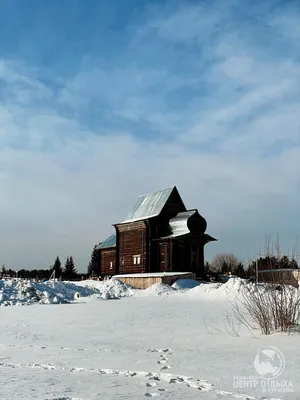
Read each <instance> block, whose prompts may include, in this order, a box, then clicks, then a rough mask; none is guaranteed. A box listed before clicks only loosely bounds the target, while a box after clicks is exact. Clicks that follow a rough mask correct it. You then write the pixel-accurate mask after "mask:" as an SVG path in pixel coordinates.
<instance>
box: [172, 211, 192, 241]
mask: <svg viewBox="0 0 300 400" xmlns="http://www.w3.org/2000/svg"><path fill="white" fill-rule="evenodd" d="M196 213H197V210H188V211H183V212H180V213H178V214H177V215H176V216H175V217H174V218H171V219H170V221H169V224H170V228H171V231H172V236H174V237H175V236H181V235H186V234H187V233H190V230H189V228H188V220H189V218H190V217H191V216H192V215H194V214H196Z"/></svg>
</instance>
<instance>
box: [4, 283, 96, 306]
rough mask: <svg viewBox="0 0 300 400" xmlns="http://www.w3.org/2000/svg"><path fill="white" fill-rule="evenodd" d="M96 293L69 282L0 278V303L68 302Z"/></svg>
mask: <svg viewBox="0 0 300 400" xmlns="http://www.w3.org/2000/svg"><path fill="white" fill-rule="evenodd" d="M95 294H96V295H97V294H98V291H97V290H96V289H93V288H88V287H79V286H77V285H74V284H73V283H69V282H55V283H54V285H53V282H49V281H48V282H45V283H36V282H34V281H24V280H21V279H20V280H18V279H8V280H0V305H1V306H9V305H30V304H35V303H40V304H63V303H70V302H71V301H73V300H74V299H75V298H78V297H86V296H92V295H95Z"/></svg>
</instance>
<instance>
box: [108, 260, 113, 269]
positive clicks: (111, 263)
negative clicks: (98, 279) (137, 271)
mask: <svg viewBox="0 0 300 400" xmlns="http://www.w3.org/2000/svg"><path fill="white" fill-rule="evenodd" d="M113 265H114V263H113V261H111V262H110V264H109V269H113Z"/></svg>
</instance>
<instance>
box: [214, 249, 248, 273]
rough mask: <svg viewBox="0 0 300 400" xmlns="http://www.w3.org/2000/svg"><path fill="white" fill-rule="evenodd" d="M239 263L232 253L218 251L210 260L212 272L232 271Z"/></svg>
mask: <svg viewBox="0 0 300 400" xmlns="http://www.w3.org/2000/svg"><path fill="white" fill-rule="evenodd" d="M240 265H241V262H240V260H239V259H238V258H237V257H236V256H235V255H234V254H232V253H219V254H216V255H215V257H214V258H213V259H212V261H211V270H212V271H213V272H218V273H220V272H234V271H235V270H236V268H238V267H239V266H240Z"/></svg>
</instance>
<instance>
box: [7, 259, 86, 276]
mask: <svg viewBox="0 0 300 400" xmlns="http://www.w3.org/2000/svg"><path fill="white" fill-rule="evenodd" d="M53 273H54V274H53ZM51 275H54V276H55V279H61V280H76V279H79V278H80V277H82V275H83V274H78V271H77V269H76V266H75V262H74V258H73V257H72V256H70V257H67V259H66V261H65V263H64V265H63V266H62V263H61V261H60V258H59V256H57V257H56V259H55V261H54V264H53V265H51V266H50V267H49V268H48V269H32V270H27V269H21V270H19V271H14V270H12V269H7V268H6V267H5V265H3V266H2V268H1V271H0V277H5V276H10V277H15V276H18V278H24V279H49V278H50V276H51Z"/></svg>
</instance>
